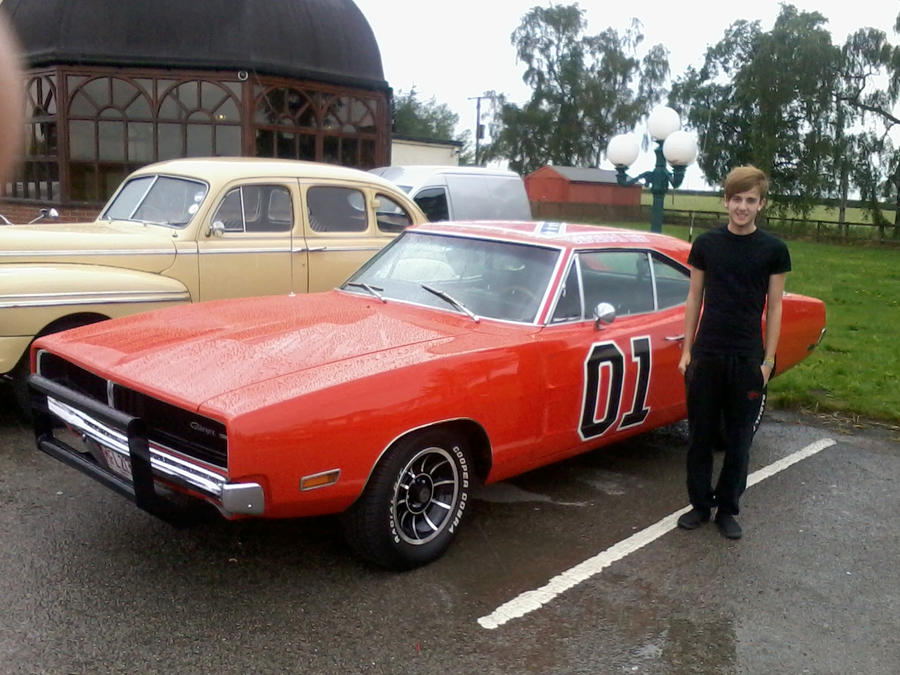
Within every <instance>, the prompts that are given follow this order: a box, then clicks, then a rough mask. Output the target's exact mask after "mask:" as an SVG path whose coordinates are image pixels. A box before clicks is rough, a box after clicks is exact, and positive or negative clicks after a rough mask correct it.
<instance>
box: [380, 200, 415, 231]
mask: <svg viewBox="0 0 900 675" xmlns="http://www.w3.org/2000/svg"><path fill="white" fill-rule="evenodd" d="M375 198H376V199H377V200H378V202H377V203H378V207H377V208H376V209H375V220H376V221H377V222H378V229H379V230H381V231H382V232H402V231H403V230H405V229H406V228H407V227H409V226H410V225H412V224H413V219H412V216H410V215H409V213H408V212H407V210H406V209H405V208H403V207H402V206H400V204H398V203H397V202H395V201H394V200H393V199H391V198H390V197H388V196H387V195H383V194H377V195H375Z"/></svg>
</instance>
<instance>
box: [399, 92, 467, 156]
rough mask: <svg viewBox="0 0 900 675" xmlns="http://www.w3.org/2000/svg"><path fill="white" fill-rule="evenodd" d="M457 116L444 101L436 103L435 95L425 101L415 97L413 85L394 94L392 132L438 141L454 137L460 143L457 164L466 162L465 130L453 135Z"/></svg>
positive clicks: (416, 93) (417, 95)
mask: <svg viewBox="0 0 900 675" xmlns="http://www.w3.org/2000/svg"><path fill="white" fill-rule="evenodd" d="M458 123H459V115H457V114H456V113H455V112H453V111H452V110H450V108H449V107H448V106H447V104H445V103H438V102H437V100H436V99H435V97H433V96H432V97H431V98H430V99H429V100H428V101H422V100H420V99H419V94H418V92H417V91H416V88H415V87H412V88H411V89H410V90H409V91H408V92H405V93H404V92H403V91H402V90H398V92H397V95H396V96H394V105H393V124H392V125H391V128H392V131H393V133H395V134H399V135H401V136H411V137H413V138H427V139H438V140H455V141H460V142H461V143H462V144H463V148H462V150H461V152H460V163H466V161H467V158H468V157H469V155H470V154H471V153H470V150H469V147H468V146H469V137H470V133H469V132H468V131H465V132H463V133H462V134H459V135H456V133H455V129H456V125H457V124H458Z"/></svg>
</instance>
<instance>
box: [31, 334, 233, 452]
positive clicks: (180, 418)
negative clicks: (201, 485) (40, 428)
mask: <svg viewBox="0 0 900 675" xmlns="http://www.w3.org/2000/svg"><path fill="white" fill-rule="evenodd" d="M38 370H39V372H40V374H41V375H43V376H44V377H46V378H47V379H49V380H52V381H54V382H56V383H58V384H61V385H63V386H65V387H67V388H69V389H72V390H74V391H77V392H79V393H81V394H84V395H85V396H89V397H90V398H92V399H94V400H96V401H99V402H100V403H103V404H109V403H110V401H109V400H108V396H109V394H108V392H109V391H110V389H108V388H107V385H108V381H107V380H106V379H105V378H102V377H99V376H98V375H95V374H93V373H91V372H89V371H87V370H85V369H84V368H81V367H79V366H76V365H75V364H74V363H70V362H69V361H66V360H65V359H63V358H61V357H59V356H57V355H56V354H51V353H50V352H41V354H40V356H39V360H38ZM111 394H112V402H111V403H112V407H113V408H115V409H116V410H121V411H122V412H125V413H128V414H129V415H134V416H135V417H140V418H141V419H143V420H144V423H145V424H146V426H147V436H148V440H149V441H150V442H151V443H154V444H156V445H161V446H164V447H166V448H169V449H171V450H176V451H178V452H180V453H182V454H184V455H187V456H188V457H193V458H194V459H197V460H200V461H201V462H206V463H208V464H212V465H214V466H217V467H221V468H223V469H225V468H228V440H227V436H226V433H225V425H224V424H222V423H221V422H218V421H216V420H213V419H210V418H208V417H203V416H202V415H198V414H197V413H194V412H191V411H189V410H184V409H183V408H179V407H177V406H174V405H170V404H168V403H165V402H163V401H160V400H159V399H155V398H153V397H151V396H147V395H145V394H142V393H140V392H138V391H134V390H133V389H128V388H126V387H123V386H121V385H118V384H115V383H114V384H113V385H112V388H111Z"/></svg>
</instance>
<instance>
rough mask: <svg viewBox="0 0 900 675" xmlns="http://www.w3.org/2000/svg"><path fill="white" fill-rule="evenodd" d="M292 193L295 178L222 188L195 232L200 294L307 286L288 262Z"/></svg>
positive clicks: (208, 297) (245, 293)
mask: <svg viewBox="0 0 900 675" xmlns="http://www.w3.org/2000/svg"><path fill="white" fill-rule="evenodd" d="M296 199H297V188H296V185H295V184H291V183H290V182H285V183H279V182H276V181H271V180H269V181H244V182H242V183H240V184H237V185H233V186H231V187H229V188H228V189H227V190H226V191H225V192H224V194H223V195H222V197H221V199H220V201H219V203H218V204H217V205H216V206H215V208H214V209H213V210H212V214H213V215H212V216H211V217H210V222H209V224H208V226H207V232H206V233H205V234H206V236H203V234H201V236H200V237H198V239H199V241H198V245H197V250H198V254H199V255H198V267H199V278H200V300H215V299H219V298H239V297H250V296H256V295H274V294H280V293H290V292H296V293H303V292H305V291H306V279H305V278H302V279H295V278H294V276H293V265H292V262H291V244H292V237H293V231H294V224H295V222H296V211H297V209H296V208H295V202H296Z"/></svg>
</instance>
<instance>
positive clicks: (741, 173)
mask: <svg viewBox="0 0 900 675" xmlns="http://www.w3.org/2000/svg"><path fill="white" fill-rule="evenodd" d="M724 187H725V201H728V200H729V199H731V197H732V195H736V194H737V193H738V192H746V191H747V190H752V189H753V188H759V196H760V198H761V199H765V198H766V194H768V192H769V179H768V177H767V176H766V174H764V173H763V172H762V171H760V170H759V169H757V168H756V167H755V166H751V165H750V164H747V165H746V166H736V167H735V168H733V169H732V170H731V171H729V172H728V175H727V176H725V184H724Z"/></svg>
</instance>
